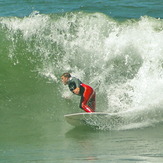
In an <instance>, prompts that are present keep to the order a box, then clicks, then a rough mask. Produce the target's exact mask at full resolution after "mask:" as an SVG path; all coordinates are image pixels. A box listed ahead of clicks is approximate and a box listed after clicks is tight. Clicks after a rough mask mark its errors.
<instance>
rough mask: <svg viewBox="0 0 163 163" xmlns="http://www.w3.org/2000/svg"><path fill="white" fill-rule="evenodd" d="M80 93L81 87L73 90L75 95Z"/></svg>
mask: <svg viewBox="0 0 163 163" xmlns="http://www.w3.org/2000/svg"><path fill="white" fill-rule="evenodd" d="M79 92H80V88H79V87H77V88H75V89H74V90H73V93H75V94H76V95H78V94H79Z"/></svg>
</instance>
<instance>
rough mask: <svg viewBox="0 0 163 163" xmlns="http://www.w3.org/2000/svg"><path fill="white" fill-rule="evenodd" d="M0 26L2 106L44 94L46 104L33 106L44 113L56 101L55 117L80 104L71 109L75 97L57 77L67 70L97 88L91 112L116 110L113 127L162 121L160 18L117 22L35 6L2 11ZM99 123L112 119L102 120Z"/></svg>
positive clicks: (162, 36) (162, 34) (98, 15)
mask: <svg viewBox="0 0 163 163" xmlns="http://www.w3.org/2000/svg"><path fill="white" fill-rule="evenodd" d="M0 31H1V32H0V40H1V45H0V49H1V50H0V52H1V56H0V67H1V85H0V86H1V92H2V98H1V99H2V101H3V102H2V103H1V108H2V110H3V111H4V112H6V110H10V109H11V106H10V105H8V108H9V109H6V110H5V109H4V106H6V103H9V101H12V98H13V97H16V96H18V95H21V97H22V98H23V99H26V100H27V99H28V98H27V97H29V96H33V97H34V99H33V100H34V101H32V99H30V104H31V105H30V106H31V110H32V108H33V106H36V102H35V101H36V99H37V98H36V96H37V95H38V96H37V97H38V99H39V100H42V98H43V100H44V102H45V103H46V105H45V104H44V105H41V104H42V103H41V104H39V103H38V104H37V107H39V108H40V107H41V108H42V110H44V112H47V111H48V110H49V109H50V108H56V109H55V110H53V117H55V118H56V119H57V117H56V115H57V114H56V113H59V114H61V115H62V114H63V113H64V114H65V113H71V112H77V111H80V110H77V109H76V108H77V107H78V101H79V99H78V97H76V96H72V94H71V93H70V92H69V90H68V88H67V87H64V86H63V85H62V84H61V82H60V75H61V74H62V73H63V72H71V73H72V75H74V76H76V77H78V78H80V79H81V80H82V81H83V82H84V83H86V84H90V85H91V86H92V87H93V88H95V90H96V92H97V111H104V112H111V113H116V114H118V115H121V117H122V118H123V122H124V123H123V124H122V123H121V125H120V124H119V123H117V125H114V129H128V128H135V127H136V128H139V127H144V126H151V125H153V124H155V123H161V122H162V120H163V84H162V83H163V55H162V54H163V47H162V45H163V21H162V19H155V18H152V17H141V18H140V19H139V20H135V19H132V20H126V21H124V22H121V21H117V20H114V19H112V18H110V17H108V16H106V15H104V14H101V13H85V12H71V13H65V14H39V12H33V13H32V14H31V15H30V16H28V17H24V18H18V17H10V18H6V17H3V18H2V17H1V18H0ZM34 92H35V93H36V92H37V94H35V93H34ZM48 92H50V93H48ZM46 95H47V96H46ZM45 96H46V97H45ZM64 98H65V99H64ZM52 99H53V100H52ZM48 101H50V104H49V102H48ZM16 105H17V104H15V106H16ZM25 105H26V107H27V104H24V105H23V107H24V108H26V107H25ZM52 106H53V107H52ZM12 107H13V105H12ZM28 107H29V105H28ZM14 108H15V110H16V107H14ZM18 108H19V109H20V108H21V106H20V107H17V109H18ZM45 108H47V109H45ZM61 108H62V109H61ZM65 108H66V109H65ZM74 108H75V110H74ZM64 109H65V110H64ZM24 110H25V109H24ZM36 110H37V109H36ZM27 113H28V111H27ZM62 116H63V115H62ZM105 128H106V129H107V128H109V129H110V128H113V126H110V125H109V124H105Z"/></svg>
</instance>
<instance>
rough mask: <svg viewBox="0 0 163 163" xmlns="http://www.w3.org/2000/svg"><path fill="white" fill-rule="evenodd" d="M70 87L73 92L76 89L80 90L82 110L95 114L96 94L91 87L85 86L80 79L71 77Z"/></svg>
mask: <svg viewBox="0 0 163 163" xmlns="http://www.w3.org/2000/svg"><path fill="white" fill-rule="evenodd" d="M68 87H69V89H70V91H71V92H73V90H74V89H76V88H80V92H79V96H81V100H80V106H79V107H80V108H82V109H83V110H84V111H85V112H94V111H95V107H96V99H95V98H96V93H95V91H94V90H93V88H91V87H90V86H89V85H86V84H83V83H82V82H81V81H80V80H79V79H77V78H75V77H71V78H70V79H69V81H68Z"/></svg>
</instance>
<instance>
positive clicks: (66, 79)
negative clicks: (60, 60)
mask: <svg viewBox="0 0 163 163" xmlns="http://www.w3.org/2000/svg"><path fill="white" fill-rule="evenodd" d="M70 77H71V74H70V73H68V72H66V73H64V74H63V75H62V76H61V80H62V83H63V84H64V85H66V84H67V83H68V80H69V78H70Z"/></svg>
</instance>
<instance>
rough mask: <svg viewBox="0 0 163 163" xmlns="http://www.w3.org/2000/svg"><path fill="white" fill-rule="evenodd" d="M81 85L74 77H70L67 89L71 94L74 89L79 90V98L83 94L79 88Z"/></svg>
mask: <svg viewBox="0 0 163 163" xmlns="http://www.w3.org/2000/svg"><path fill="white" fill-rule="evenodd" d="M81 84H82V82H81V81H80V80H79V79H77V78H75V77H71V78H70V79H69V81H68V87H69V89H70V91H71V92H73V90H74V89H76V88H80V92H79V96H82V95H83V92H84V88H83V87H82V86H81Z"/></svg>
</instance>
